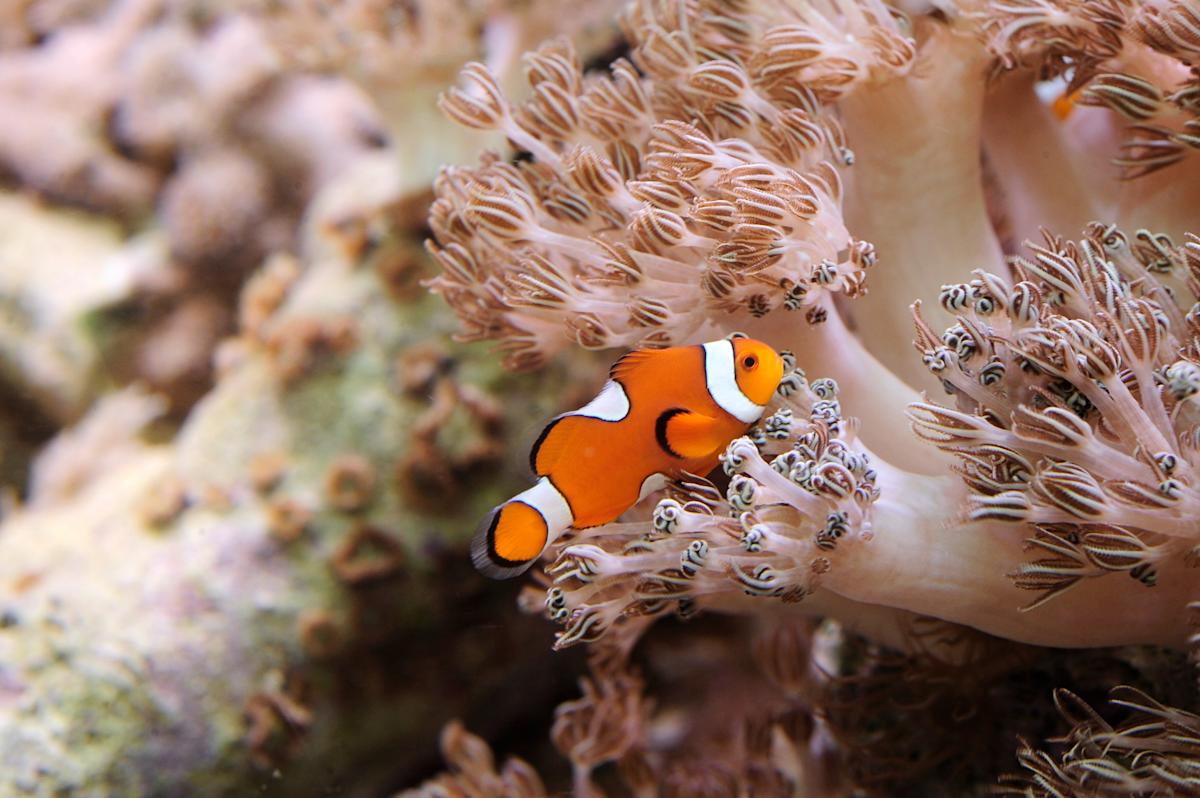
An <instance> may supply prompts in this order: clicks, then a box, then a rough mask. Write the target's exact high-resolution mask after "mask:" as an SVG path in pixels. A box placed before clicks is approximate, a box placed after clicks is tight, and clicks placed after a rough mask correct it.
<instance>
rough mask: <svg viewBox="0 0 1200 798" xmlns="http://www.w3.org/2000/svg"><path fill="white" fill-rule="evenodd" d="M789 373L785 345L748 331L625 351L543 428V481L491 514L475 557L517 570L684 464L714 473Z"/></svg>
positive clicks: (538, 467)
mask: <svg viewBox="0 0 1200 798" xmlns="http://www.w3.org/2000/svg"><path fill="white" fill-rule="evenodd" d="M782 378H783V359H782V358H781V357H780V356H779V354H778V353H776V352H775V350H774V349H772V348H771V347H770V346H768V345H767V344H764V343H762V342H760V341H755V340H752V339H749V338H734V339H732V340H731V339H724V340H721V341H712V342H710V343H707V344H700V345H696V346H680V347H672V348H670V349H657V350H651V349H645V350H637V351H634V352H630V353H629V354H627V355H625V356H624V357H622V358H621V359H620V360H619V361H617V363H616V364H615V365H614V366H613V367H612V370H611V372H610V374H609V380H608V382H607V383H605V385H604V388H603V389H602V390H601V391H600V393H599V394H597V396H596V398H595V399H593V400H592V401H591V402H589V403H588V404H587V405H586V406H584V407H582V408H580V409H579V410H576V411H574V412H571V413H564V414H562V415H561V416H558V417H556V418H554V419H553V420H552V421H551V422H550V423H549V424H548V425H547V426H546V428H545V429H544V430H543V431H542V434H541V436H539V438H538V440H537V443H535V444H534V447H533V451H532V452H531V453H530V457H529V460H530V464H531V466H532V467H533V471H534V473H535V474H536V475H537V476H538V481H537V483H536V484H535V485H534V486H533V487H532V488H530V489H529V490H526V491H524V492H523V493H520V494H518V495H517V496H514V497H513V498H512V499H510V500H508V501H507V502H505V503H504V504H501V505H500V506H499V507H496V508H495V509H493V510H492V512H491V513H489V514H488V516H487V518H486V519H485V520H484V522H483V524H481V525H480V528H479V530H478V532H477V533H476V536H475V540H474V541H473V542H472V546H471V556H472V560H473V561H474V563H475V566H476V567H477V568H478V569H479V570H480V571H481V572H483V573H484V574H486V575H488V576H491V577H494V578H497V579H504V578H507V577H511V576H516V575H517V574H519V573H522V572H523V571H525V570H526V569H527V568H529V566H530V565H532V564H533V563H534V562H536V561H537V560H538V559H539V558H540V557H541V555H542V552H543V551H545V550H546V547H547V546H549V545H550V544H551V543H553V542H554V540H555V539H557V538H558V537H559V536H560V535H561V534H562V533H563V532H564V531H566V530H567V529H569V528H576V529H584V528H587V527H592V526H598V525H600V524H606V523H608V522H610V521H614V520H616V518H617V517H618V516H619V515H621V513H623V512H625V511H626V510H628V509H629V508H630V507H632V506H633V505H634V504H636V503H637V502H638V501H639V500H640V499H641V498H643V497H644V496H646V495H647V494H648V493H650V492H652V491H654V490H657V489H659V488H661V487H662V486H663V485H665V483H666V480H667V479H669V478H673V477H677V476H679V475H680V474H682V473H683V472H689V473H695V474H706V473H708V472H709V471H710V470H712V468H713V467H714V466H716V464H717V461H718V458H719V457H720V454H721V452H722V451H724V449H725V447H726V446H727V445H728V444H729V442H730V441H732V440H733V439H734V438H736V437H738V436H739V435H742V434H744V433H745V432H746V430H748V429H749V428H750V426H751V425H753V424H754V423H755V422H757V421H758V420H759V419H760V418H761V417H762V414H763V411H764V410H765V409H766V404H767V402H768V401H770V399H771V396H772V394H774V393H775V389H776V388H778V386H779V382H780V380H781V379H782Z"/></svg>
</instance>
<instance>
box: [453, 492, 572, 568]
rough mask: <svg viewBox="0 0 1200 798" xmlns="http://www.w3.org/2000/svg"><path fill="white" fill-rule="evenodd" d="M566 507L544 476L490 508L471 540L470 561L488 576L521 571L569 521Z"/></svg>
mask: <svg viewBox="0 0 1200 798" xmlns="http://www.w3.org/2000/svg"><path fill="white" fill-rule="evenodd" d="M571 521H572V518H571V515H570V507H569V505H568V504H567V502H566V500H565V499H564V498H563V497H562V494H561V493H559V492H558V490H557V489H556V488H555V487H554V485H553V484H552V483H551V482H550V480H549V479H548V478H547V477H543V478H542V479H540V480H538V482H537V484H536V485H534V486H533V487H532V488H530V489H529V490H527V491H525V492H524V493H521V494H519V495H517V496H515V497H513V498H512V499H509V500H508V501H506V502H505V503H504V504H501V505H499V506H498V507H495V508H493V509H492V511H491V512H489V513H488V514H487V516H486V517H484V519H483V521H482V522H481V523H480V524H479V526H478V527H477V528H476V530H475V537H474V538H473V539H472V540H471V562H473V563H474V564H475V568H476V570H478V571H479V572H480V573H482V574H483V575H485V576H489V577H491V578H492V579H511V578H512V577H514V576H519V575H520V574H523V573H525V571H527V570H529V568H530V567H531V566H532V565H533V564H534V563H535V562H537V561H538V559H540V558H541V556H542V552H544V551H545V550H546V547H547V546H548V545H550V543H551V542H553V541H554V540H555V539H556V538H558V536H559V535H561V534H562V533H563V532H564V531H566V529H567V528H568V527H569V526H570V525H571Z"/></svg>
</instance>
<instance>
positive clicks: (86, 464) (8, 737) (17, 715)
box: [0, 216, 558, 796]
mask: <svg viewBox="0 0 1200 798" xmlns="http://www.w3.org/2000/svg"><path fill="white" fill-rule="evenodd" d="M313 224H314V225H317V224H318V223H317V222H315V221H314V222H313ZM372 226H373V227H374V228H375V229H376V231H377V234H378V235H379V236H380V238H379V239H378V240H377V241H376V242H375V244H374V245H373V247H371V248H370V254H368V255H366V256H364V257H361V258H358V259H349V258H346V257H344V256H343V255H342V254H340V253H341V252H342V251H343V250H344V249H345V248H346V242H345V241H336V240H330V239H328V238H326V237H323V236H315V237H314V238H313V239H312V245H311V246H310V249H309V250H308V251H307V252H306V253H305V255H304V257H303V258H301V259H292V258H281V259H277V260H275V261H273V262H271V263H270V264H268V265H267V266H266V267H265V268H264V270H263V271H262V272H261V273H260V274H259V275H258V276H257V277H256V278H255V280H254V281H253V282H252V284H251V285H250V286H249V287H248V288H247V290H246V292H245V293H244V295H243V304H242V308H241V314H242V319H243V326H242V329H241V332H240V334H239V335H238V336H237V337H236V338H232V339H230V340H228V341H226V342H225V343H224V344H223V345H222V347H221V369H220V370H221V376H220V378H219V380H218V383H217V386H216V388H215V389H214V390H213V391H212V392H211V393H209V394H208V395H207V396H206V397H205V398H204V399H203V400H202V402H201V403H200V405H199V406H198V407H197V408H196V410H195V411H194V412H193V413H192V414H191V415H190V416H189V418H188V420H187V422H186V423H185V424H184V426H183V428H182V429H181V430H180V432H179V434H178V436H177V438H176V439H175V440H173V441H166V442H164V441H161V440H156V438H159V437H161V434H160V435H155V434H153V433H152V431H149V430H147V427H148V426H149V425H152V424H153V423H154V422H155V420H156V419H157V418H158V417H160V416H161V415H162V413H163V411H164V409H165V408H164V403H163V402H162V400H161V399H160V398H157V397H151V396H148V395H146V394H144V393H136V392H127V393H118V394H115V395H112V396H110V397H109V398H107V399H105V400H103V401H102V402H100V403H99V404H98V405H97V406H96V407H95V408H94V409H93V410H92V411H91V413H89V415H88V416H86V417H85V419H84V421H83V422H82V423H81V424H79V425H77V426H76V427H75V428H73V429H71V430H70V431H68V432H67V433H64V434H63V435H62V436H60V437H59V438H56V439H55V441H54V442H53V443H52V444H51V445H50V446H49V447H48V448H47V449H46V450H45V451H44V452H43V453H42V454H41V456H40V457H39V459H38V460H37V463H36V465H35V468H34V473H33V477H32V480H31V493H30V495H29V497H28V499H27V501H25V502H24V504H23V505H22V506H21V507H19V508H16V509H14V510H13V511H12V512H11V513H9V514H8V515H7V516H6V518H5V520H4V523H3V525H2V526H0V618H2V619H3V621H2V622H0V771H2V772H3V773H4V774H5V776H4V780H5V784H6V785H8V787H11V789H12V790H13V791H14V792H13V794H14V795H31V796H40V795H47V796H48V795H59V794H62V793H63V792H64V791H70V792H72V794H75V795H81V796H84V795H95V796H101V795H104V796H107V795H116V794H120V795H150V794H159V793H162V792H177V791H179V790H186V791H187V792H188V793H189V794H195V795H225V794H231V793H239V794H240V793H243V792H249V791H257V790H258V789H260V788H268V787H269V788H270V789H272V790H280V791H282V792H279V794H298V793H297V792H295V790H298V789H301V787H300V785H304V784H306V783H308V782H309V781H311V780H312V779H313V778H319V779H321V780H323V783H326V784H331V783H333V782H334V781H336V780H337V779H343V780H346V779H351V780H353V781H355V783H359V784H362V785H367V784H370V783H372V782H373V783H376V784H377V785H378V784H380V783H384V784H386V783H387V781H388V780H389V779H391V778H395V773H394V771H386V770H384V771H382V772H371V769H372V768H374V767H375V765H373V764H371V762H372V760H371V757H372V756H373V754H374V753H375V752H377V751H378V750H380V748H381V747H383V746H389V747H390V746H392V745H395V744H397V741H398V740H403V739H405V735H409V737H408V738H407V739H408V740H409V745H410V747H411V748H412V751H413V754H412V757H411V758H408V759H405V758H401V759H397V758H395V757H389V758H388V761H389V762H390V763H391V765H390V766H389V767H391V768H396V767H399V768H401V769H403V768H405V767H408V768H413V767H418V766H419V762H420V757H421V756H422V755H423V754H422V751H423V750H424V749H423V747H422V746H424V745H427V744H428V742H427V741H426V740H424V739H422V738H421V736H420V735H421V734H422V727H420V726H419V725H417V726H416V727H415V728H414V727H413V726H411V725H410V724H411V720H410V719H411V718H413V717H420V716H423V715H426V714H427V713H428V714H429V715H430V717H441V718H447V717H449V716H450V714H451V712H463V711H467V710H469V709H470V704H469V703H468V700H467V699H471V700H474V698H473V697H474V696H475V695H476V694H475V693H473V692H463V693H462V694H461V695H462V696H463V698H462V699H458V700H448V699H447V700H445V701H443V703H442V704H440V705H436V706H429V705H423V706H421V707H417V706H416V705H414V703H413V702H416V703H418V704H419V703H420V699H419V698H417V697H414V696H412V695H410V694H407V693H405V692H404V691H403V690H401V689H398V685H402V684H403V683H404V680H405V679H414V678H421V679H424V678H428V676H427V673H433V672H436V673H437V674H439V678H440V679H442V680H447V681H449V682H457V681H458V680H461V679H463V678H465V676H464V674H463V673H462V672H461V671H460V669H459V667H457V666H456V667H446V666H445V665H444V664H439V665H438V666H437V667H436V668H431V664H430V663H429V662H428V660H429V658H430V657H433V656H435V652H436V651H437V650H440V651H441V655H444V656H449V657H457V658H458V661H459V662H461V663H462V664H463V667H467V666H468V664H469V663H471V662H474V661H475V659H476V658H477V656H478V654H477V652H476V646H477V645H478V644H479V641H480V639H482V640H486V641H487V645H489V646H513V647H516V648H518V649H523V650H524V651H526V652H527V655H525V656H520V655H517V656H514V657H513V659H512V662H511V665H512V667H513V668H531V667H534V668H536V667H538V665H537V660H539V659H541V658H544V657H545V656H546V653H545V649H544V646H541V645H537V644H533V643H531V642H530V639H531V638H532V639H539V640H540V638H539V637H538V635H537V634H536V629H532V630H529V629H526V630H521V629H519V628H518V629H509V628H507V627H504V628H496V629H495V630H493V631H492V632H488V633H485V634H484V635H483V637H482V638H477V639H465V638H459V639H452V638H451V637H449V636H448V635H446V634H445V632H444V631H443V630H441V629H438V628H436V627H433V626H432V623H433V620H432V619H449V618H456V617H457V618H460V619H461V618H462V617H463V616H464V614H466V616H467V617H469V615H470V613H471V612H473V610H472V609H471V607H473V606H475V604H476V603H478V602H480V601H481V600H485V599H486V597H487V593H486V592H481V591H480V590H468V591H465V592H460V593H456V594H453V595H451V594H447V593H445V592H444V591H441V590H439V589H438V588H437V584H438V580H439V579H442V578H449V577H448V576H447V574H446V566H444V565H443V564H442V562H443V560H444V559H445V555H444V554H443V553H441V552H442V550H443V549H444V548H445V547H447V546H450V545H453V541H454V540H455V539H456V538H457V539H459V540H461V539H462V538H463V537H464V534H463V532H462V531H461V530H463V529H464V528H465V529H469V528H470V524H471V522H472V520H471V519H472V518H473V517H474V516H475V515H477V514H478V513H481V512H483V510H484V509H485V508H486V506H487V504H488V502H489V501H495V499H496V498H497V496H498V495H499V494H500V493H501V492H502V491H503V490H505V489H506V488H505V486H504V485H503V484H502V475H503V473H504V471H505V469H502V468H501V466H502V465H503V464H504V461H505V458H507V457H508V452H509V451H510V449H511V447H510V446H509V445H508V441H509V437H510V436H513V435H515V434H519V430H520V424H519V423H514V422H516V420H517V419H520V418H523V417H524V416H525V415H527V414H532V415H542V414H548V413H552V412H554V411H555V410H556V409H557V406H556V405H553V404H551V405H544V404H543V402H544V401H546V400H544V399H542V398H539V397H553V396H555V395H556V394H557V393H558V390H557V389H555V390H551V391H535V390H530V388H532V387H534V386H535V385H536V383H535V382H532V381H530V380H529V379H528V378H527V379H525V380H523V381H522V382H521V383H520V384H521V385H523V386H525V392H526V394H527V395H528V396H529V398H528V399H526V400H523V401H522V402H520V403H518V402H515V401H512V400H510V401H509V402H507V403H506V405H505V406H503V407H502V406H501V405H499V404H498V403H497V402H496V401H495V400H494V399H493V398H492V397H493V394H494V392H495V391H496V389H497V387H498V386H502V385H512V384H513V382H512V380H513V378H512V377H510V376H508V375H505V374H504V373H503V372H501V371H500V370H499V369H498V368H497V367H496V366H495V365H493V364H491V363H488V362H487V359H486V358H477V357H472V356H471V355H470V354H468V353H464V352H463V351H462V349H461V347H456V348H453V349H448V348H446V347H444V346H442V345H440V344H436V343H435V338H434V336H438V335H439V333H438V332H437V331H438V330H439V326H440V329H441V333H440V335H442V336H444V335H445V334H446V333H447V332H448V330H447V328H446V326H445V323H444V322H438V321H437V319H436V307H434V305H433V300H431V299H429V298H423V297H420V296H419V295H418V296H415V297H410V298H409V299H407V300H405V301H401V302H398V301H396V299H394V298H393V297H392V295H391V294H390V293H389V291H388V290H387V289H386V287H385V286H386V278H387V268H386V264H388V263H390V262H391V261H392V260H394V259H395V258H396V257H399V256H400V255H402V254H403V253H405V252H406V251H407V252H409V253H411V254H412V255H413V256H415V257H420V250H419V247H417V246H416V245H415V243H413V242H412V241H411V240H408V236H410V235H411V234H410V233H408V232H406V230H405V229H404V228H402V227H395V226H394V223H391V222H388V221H387V218H386V217H383V216H381V217H379V218H377V219H376V220H375V221H373V222H372ZM352 249H353V248H352ZM418 352H424V353H425V358H428V357H433V358H434V362H435V365H434V367H433V368H432V369H430V368H426V367H425V366H424V362H423V359H421V358H417V357H416V354H417V353H418ZM551 379H553V378H551ZM414 494H416V495H419V496H420V497H422V498H423V501H422V502H415V501H413V500H412V497H413V495H414ZM467 569H469V566H468V565H466V563H465V562H463V563H462V564H461V567H460V568H458V570H460V571H465V570H467ZM450 570H451V571H453V570H454V567H453V566H451V567H450ZM487 600H494V599H487ZM443 622H446V621H443ZM522 640H523V641H524V642H521V641H522ZM426 644H430V645H433V648H426V647H425V646H426ZM406 649H412V650H409V651H408V652H407V653H406V655H405V659H406V662H407V664H406V665H405V666H404V667H403V668H399V669H397V668H396V666H394V665H393V664H388V663H389V662H390V661H391V658H392V657H393V656H394V653H393V652H396V651H405V650H406ZM471 678H472V679H473V680H475V681H476V684H477V687H476V689H477V690H482V691H487V690H496V689H503V688H502V685H503V684H504V682H505V680H506V679H508V678H512V677H511V676H510V675H509V671H497V672H496V673H495V674H494V676H492V677H483V678H481V677H478V676H475V675H472V676H471ZM545 683H546V684H547V686H548V687H549V686H551V685H553V684H554V682H553V680H552V679H551V680H547V681H546V682H545ZM435 692H436V691H435ZM535 693H536V691H535ZM451 707H456V709H451ZM417 712H419V714H417V715H414V714H412V713H417ZM497 720H498V722H502V720H501V719H500V718H498V719H497ZM351 728H353V734H350V733H349V730H350V729H351ZM148 729H153V730H154V731H153V733H152V734H148V732H147V730H148ZM306 763H311V767H309V765H308V764H306ZM272 772H275V773H276V775H275V776H274V777H272V776H271V773H272Z"/></svg>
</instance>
